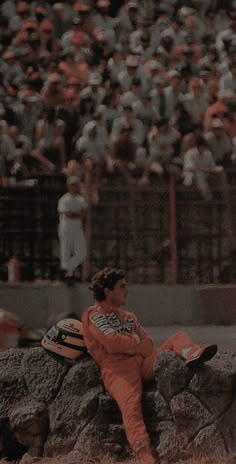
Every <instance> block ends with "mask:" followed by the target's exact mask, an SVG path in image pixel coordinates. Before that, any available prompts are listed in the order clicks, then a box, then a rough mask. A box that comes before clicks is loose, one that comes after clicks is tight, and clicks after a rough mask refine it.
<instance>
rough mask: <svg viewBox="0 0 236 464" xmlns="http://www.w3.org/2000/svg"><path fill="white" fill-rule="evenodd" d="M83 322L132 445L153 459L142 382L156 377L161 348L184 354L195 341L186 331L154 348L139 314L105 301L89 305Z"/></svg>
mask: <svg viewBox="0 0 236 464" xmlns="http://www.w3.org/2000/svg"><path fill="white" fill-rule="evenodd" d="M82 322H83V331H84V340H85V343H86V346H87V348H88V351H89V353H90V354H91V356H92V357H93V358H94V360H95V361H96V362H97V364H98V365H99V366H100V369H101V375H102V379H103V383H104V386H105V388H106V390H107V391H108V393H109V394H110V395H111V397H112V398H114V399H115V400H116V402H117V404H118V406H119V408H120V411H121V414H122V419H123V423H124V428H125V431H126V435H127V439H128V441H129V443H130V446H131V448H132V449H133V450H134V451H135V452H136V454H137V456H138V457H140V458H141V459H142V461H143V462H145V463H148V464H149V463H152V462H154V461H153V457H152V451H151V446H150V439H149V436H148V433H147V430H146V426H145V424H144V420H143V414H142V381H144V382H149V381H151V380H152V379H153V364H154V361H155V359H156V357H157V355H158V354H159V353H160V352H161V351H163V350H165V349H172V350H174V351H175V352H176V353H177V354H179V355H181V350H182V349H183V347H186V346H190V345H192V341H191V340H190V339H189V337H188V335H187V334H185V333H182V332H181V333H177V334H175V335H174V336H173V337H171V338H169V339H168V340H167V342H166V343H165V344H163V345H162V346H161V347H159V348H158V349H157V350H155V351H154V345H153V341H152V339H151V338H150V337H149V336H148V335H147V334H146V332H145V331H144V329H143V328H142V327H141V325H140V324H139V322H138V319H137V317H136V316H135V315H134V314H133V313H131V312H128V311H125V310H122V309H120V308H119V307H111V306H110V305H108V303H106V302H104V301H103V302H102V303H97V304H96V305H95V306H92V307H90V308H88V309H87V310H86V311H85V312H84V314H83V317H82ZM143 450H145V452H144V453H143V452H142V451H143ZM144 456H145V457H144Z"/></svg>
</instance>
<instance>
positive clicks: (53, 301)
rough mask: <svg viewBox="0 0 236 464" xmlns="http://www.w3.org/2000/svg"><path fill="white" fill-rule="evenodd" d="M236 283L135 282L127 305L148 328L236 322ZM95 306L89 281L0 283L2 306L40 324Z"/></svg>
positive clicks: (131, 286)
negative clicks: (158, 283) (181, 283)
mask: <svg viewBox="0 0 236 464" xmlns="http://www.w3.org/2000/svg"><path fill="white" fill-rule="evenodd" d="M235 302H236V286H234V285H224V286H216V285H209V286H184V285H176V286H170V285H130V287H129V297H128V303H127V308H129V309H131V310H132V311H134V312H135V313H136V314H137V316H138V318H139V320H140V322H141V323H142V324H143V325H144V326H154V327H155V326H170V325H172V326H173V325H175V326H176V325H180V326H194V325H196V326H199V325H205V324H214V325H222V324H223V325H225V324H227V325H228V324H229V325H230V324H232V325H233V324H236V310H235V304H236V303H235ZM92 304H93V299H92V294H91V292H90V291H89V290H88V286H87V285H85V284H77V285H76V286H75V287H74V288H72V289H69V288H67V287H65V286H64V285H63V284H61V283H55V284H54V283H45V282H44V283H42V284H39V283H33V284H32V283H24V284H0V307H2V308H5V309H7V310H9V311H12V312H14V313H15V314H17V315H18V316H19V317H21V318H22V319H23V320H24V321H25V323H26V324H27V325H29V326H31V327H34V328H41V327H45V326H46V325H47V324H48V322H49V320H50V319H51V317H52V315H53V314H56V315H61V314H63V313H69V312H71V311H74V312H76V313H77V314H78V315H79V316H81V314H82V312H83V311H84V309H86V308H87V307H88V306H90V305H92Z"/></svg>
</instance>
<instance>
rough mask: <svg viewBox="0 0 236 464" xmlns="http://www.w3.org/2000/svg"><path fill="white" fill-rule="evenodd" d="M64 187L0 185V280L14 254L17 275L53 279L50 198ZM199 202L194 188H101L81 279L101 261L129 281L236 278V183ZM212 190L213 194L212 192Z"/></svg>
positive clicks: (53, 201) (53, 202)
mask: <svg viewBox="0 0 236 464" xmlns="http://www.w3.org/2000/svg"><path fill="white" fill-rule="evenodd" d="M64 191H65V188H64V187H60V188H58V187H54V188H46V187H40V188H39V187H33V188H30V189H28V188H17V187H14V188H13V187H12V188H8V189H0V279H1V280H6V279H7V262H8V260H9V259H10V258H11V257H12V256H14V255H17V256H18V257H19V259H20V260H21V262H22V263H23V279H24V280H34V279H37V278H38V279H40V278H42V279H50V280H54V279H55V280H57V279H59V278H60V269H59V247H58V235H57V227H58V214H57V202H58V199H59V197H60V196H61V195H62V194H63V193H64ZM228 193H229V195H228V200H227V199H226V197H225V196H224V195H222V193H220V194H217V192H216V196H214V200H213V201H211V202H209V203H206V202H204V201H203V200H202V199H201V198H200V197H199V195H198V193H197V192H196V191H195V190H194V189H187V188H184V187H180V186H178V187H176V186H175V183H174V182H173V181H172V182H169V184H166V185H165V186H163V187H161V186H154V185H150V186H138V185H122V186H114V185H113V186H112V185H111V186H103V187H101V188H100V190H99V202H98V203H97V204H96V205H90V206H89V210H88V216H87V221H86V225H85V230H86V236H87V243H88V256H87V260H86V263H85V266H84V269H83V270H82V279H83V280H88V279H90V277H91V276H92V275H93V274H94V273H95V272H96V271H97V270H98V269H101V268H102V267H104V266H117V267H121V268H123V269H124V270H125V271H126V274H127V277H128V280H129V282H132V283H140V284H141V283H181V284H199V283H203V284H207V283H229V282H233V281H235V279H236V271H235V269H236V259H235V249H236V242H235V238H234V233H233V231H234V230H235V227H236V214H235V211H234V208H232V205H233V204H234V201H235V199H236V189H235V188H234V187H231V186H230V187H229V190H228ZM217 195H218V196H217Z"/></svg>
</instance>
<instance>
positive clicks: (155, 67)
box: [149, 60, 163, 71]
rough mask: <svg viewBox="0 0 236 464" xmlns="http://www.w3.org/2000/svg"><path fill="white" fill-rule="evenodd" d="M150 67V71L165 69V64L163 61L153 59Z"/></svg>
mask: <svg viewBox="0 0 236 464" xmlns="http://www.w3.org/2000/svg"><path fill="white" fill-rule="evenodd" d="M149 69H150V71H161V70H162V69H163V66H162V65H161V63H158V61H155V60H152V61H150V63H149Z"/></svg>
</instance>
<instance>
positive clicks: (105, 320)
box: [90, 312, 135, 335]
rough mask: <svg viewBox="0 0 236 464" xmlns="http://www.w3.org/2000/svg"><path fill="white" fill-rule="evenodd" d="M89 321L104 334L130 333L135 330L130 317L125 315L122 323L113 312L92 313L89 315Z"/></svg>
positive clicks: (133, 322)
mask: <svg viewBox="0 0 236 464" xmlns="http://www.w3.org/2000/svg"><path fill="white" fill-rule="evenodd" d="M90 321H91V322H92V323H93V324H94V325H95V326H96V327H97V328H98V329H99V330H101V332H102V333H103V334H104V335H110V334H112V333H114V332H116V333H118V334H132V333H134V331H135V321H134V319H133V318H132V317H130V316H128V317H126V318H125V322H124V324H122V322H121V321H120V319H119V318H118V316H117V315H116V314H115V313H114V312H112V313H108V314H106V315H104V314H101V313H97V314H93V315H92V316H91V317H90Z"/></svg>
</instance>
